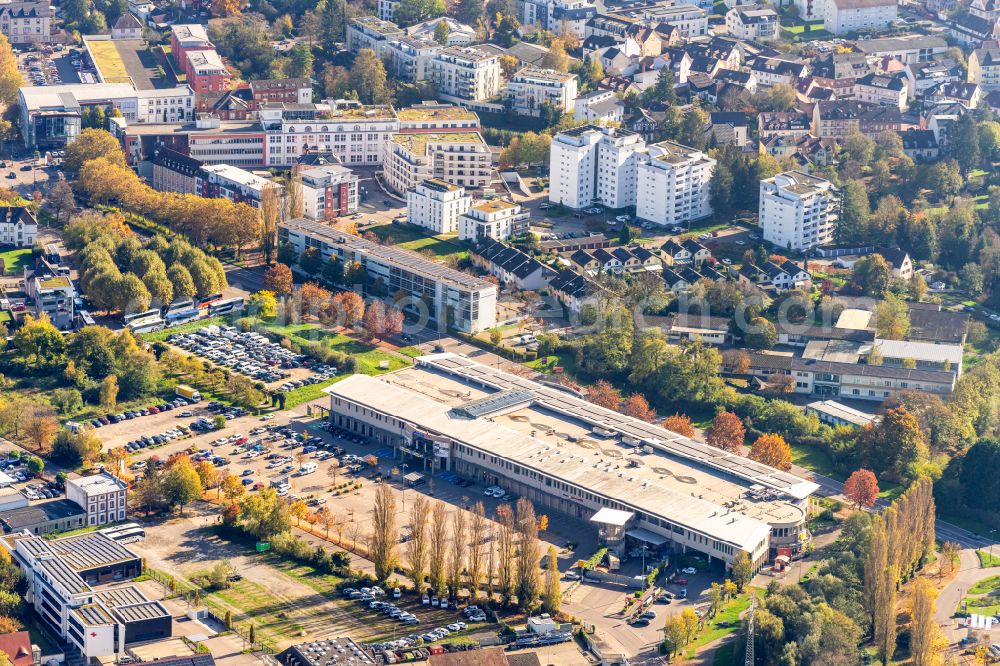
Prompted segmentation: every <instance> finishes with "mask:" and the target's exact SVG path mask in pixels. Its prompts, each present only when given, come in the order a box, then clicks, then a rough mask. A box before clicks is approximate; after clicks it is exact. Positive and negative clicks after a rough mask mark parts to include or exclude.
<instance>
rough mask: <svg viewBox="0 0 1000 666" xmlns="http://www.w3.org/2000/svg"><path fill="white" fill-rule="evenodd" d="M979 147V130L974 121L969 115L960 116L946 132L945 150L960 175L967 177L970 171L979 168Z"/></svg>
mask: <svg viewBox="0 0 1000 666" xmlns="http://www.w3.org/2000/svg"><path fill="white" fill-rule="evenodd" d="M979 147H980V143H979V130H978V128H977V127H976V119H975V118H973V116H972V114H971V113H965V114H962V115H961V116H959V118H958V120H957V121H955V122H954V123H952V125H951V127H950V128H949V130H948V143H947V150H946V152H947V153H948V154H949V155H950V156H952V157H954V158H955V160H956V161H957V162H958V165H959V167H960V168H961V170H962V174H964V175H968V173H969V172H970V171H972V170H973V169H975V168H976V167H978V166H979V163H980V152H979Z"/></svg>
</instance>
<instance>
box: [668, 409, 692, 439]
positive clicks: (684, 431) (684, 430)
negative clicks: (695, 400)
mask: <svg viewBox="0 0 1000 666" xmlns="http://www.w3.org/2000/svg"><path fill="white" fill-rule="evenodd" d="M663 427H664V428H666V429H667V430H669V431H671V432H676V433H677V434H678V435H683V436H684V437H694V426H693V425H691V418H690V417H689V416H688V415H687V414H681V413H676V414H674V415H673V416H668V417H667V418H666V419H664V420H663Z"/></svg>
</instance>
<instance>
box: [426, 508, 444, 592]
mask: <svg viewBox="0 0 1000 666" xmlns="http://www.w3.org/2000/svg"><path fill="white" fill-rule="evenodd" d="M447 547H448V509H447V508H446V507H445V505H444V503H443V502H434V507H433V508H432V509H431V525H430V552H429V553H428V572H427V573H428V575H429V577H430V584H431V590H433V591H434V593H435V594H438V595H440V594H443V593H444V586H445V561H446V556H447Z"/></svg>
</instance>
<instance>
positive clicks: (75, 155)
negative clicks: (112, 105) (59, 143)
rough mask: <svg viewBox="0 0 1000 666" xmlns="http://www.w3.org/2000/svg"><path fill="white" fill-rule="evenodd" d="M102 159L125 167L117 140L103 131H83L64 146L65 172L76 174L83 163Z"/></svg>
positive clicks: (123, 156) (123, 157)
mask: <svg viewBox="0 0 1000 666" xmlns="http://www.w3.org/2000/svg"><path fill="white" fill-rule="evenodd" d="M99 157H103V158H106V159H108V160H109V161H110V162H111V163H112V164H115V165H118V166H125V154H124V153H122V148H121V144H119V143H118V139H116V138H115V137H113V136H111V134H110V133H109V132H108V131H106V130H103V129H85V130H82V131H81V132H80V134H79V135H78V136H77V137H76V139H74V140H73V141H72V142H70V143H69V144H67V146H66V156H65V157H64V158H63V166H64V167H65V168H66V170H67V171H69V172H71V173H76V172H78V171H79V170H80V167H82V166H83V163H84V162H87V161H89V160H93V159H97V158H99Z"/></svg>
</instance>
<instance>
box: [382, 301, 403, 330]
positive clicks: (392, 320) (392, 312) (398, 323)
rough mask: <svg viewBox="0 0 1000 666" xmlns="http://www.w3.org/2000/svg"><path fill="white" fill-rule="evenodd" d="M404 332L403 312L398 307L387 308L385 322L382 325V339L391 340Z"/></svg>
mask: <svg viewBox="0 0 1000 666" xmlns="http://www.w3.org/2000/svg"><path fill="white" fill-rule="evenodd" d="M402 332H403V311H402V310H400V309H399V308H397V307H393V306H391V305H390V306H387V307H386V309H385V321H384V322H383V324H382V337H384V338H391V337H392V336H394V335H399V334H400V333H402Z"/></svg>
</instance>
